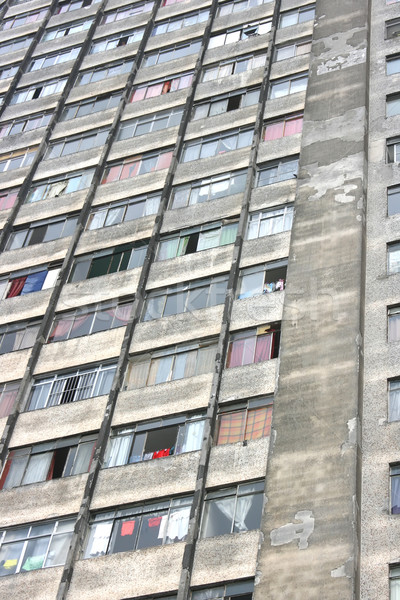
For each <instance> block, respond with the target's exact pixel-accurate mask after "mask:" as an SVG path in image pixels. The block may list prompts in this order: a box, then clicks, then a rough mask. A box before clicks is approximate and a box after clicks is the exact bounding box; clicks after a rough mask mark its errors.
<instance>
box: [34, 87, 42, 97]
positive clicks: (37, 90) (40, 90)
mask: <svg viewBox="0 0 400 600" xmlns="http://www.w3.org/2000/svg"><path fill="white" fill-rule="evenodd" d="M42 89H43V88H42V87H38V88H36V90H35V91H34V92H33V96H32V100H36V99H37V98H39V97H40V94H41V93H42Z"/></svg>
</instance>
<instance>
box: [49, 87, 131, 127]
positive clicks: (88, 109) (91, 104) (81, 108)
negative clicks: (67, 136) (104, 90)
mask: <svg viewBox="0 0 400 600" xmlns="http://www.w3.org/2000/svg"><path fill="white" fill-rule="evenodd" d="M120 99H121V92H116V93H115V94H105V95H102V96H97V97H95V98H89V99H86V100H81V101H80V102H77V103H76V104H67V106H66V107H65V108H64V110H63V112H62V115H61V121H69V120H70V119H77V118H78V117H83V116H86V115H91V114H93V113H96V112H100V111H102V110H108V109H109V108H115V107H116V106H118V104H119V101H120Z"/></svg>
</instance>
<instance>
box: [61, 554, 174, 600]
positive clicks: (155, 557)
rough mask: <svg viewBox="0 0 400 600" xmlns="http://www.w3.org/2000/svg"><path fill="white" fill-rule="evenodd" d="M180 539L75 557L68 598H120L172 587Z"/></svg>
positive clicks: (79, 599) (153, 592) (117, 599)
mask: <svg viewBox="0 0 400 600" xmlns="http://www.w3.org/2000/svg"><path fill="white" fill-rule="evenodd" d="M184 547H185V545H184V544H183V543H178V544H170V545H168V546H157V547H155V548H146V549H144V550H137V551H135V552H120V553H118V554H112V555H110V556H101V557H99V558H93V559H88V560H81V561H79V562H78V563H77V564H76V566H75V570H74V574H73V577H72V582H71V587H70V590H69V592H68V600H82V590H85V596H84V597H85V600H120V599H121V598H130V597H133V596H144V595H146V594H149V593H151V594H160V593H166V592H169V591H172V590H176V589H177V587H178V583H179V575H180V566H181V562H182V556H183V550H184Z"/></svg>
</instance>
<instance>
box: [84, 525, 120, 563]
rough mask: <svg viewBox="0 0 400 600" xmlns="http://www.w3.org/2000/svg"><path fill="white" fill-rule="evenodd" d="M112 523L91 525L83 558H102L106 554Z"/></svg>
mask: <svg viewBox="0 0 400 600" xmlns="http://www.w3.org/2000/svg"><path fill="white" fill-rule="evenodd" d="M112 527H113V522H112V521H110V522H107V523H93V525H92V527H91V529H90V537H89V542H88V545H87V548H86V552H85V558H93V557H94V556H102V555H103V554H105V553H106V552H107V546H108V540H109V539H110V535H111V530H112Z"/></svg>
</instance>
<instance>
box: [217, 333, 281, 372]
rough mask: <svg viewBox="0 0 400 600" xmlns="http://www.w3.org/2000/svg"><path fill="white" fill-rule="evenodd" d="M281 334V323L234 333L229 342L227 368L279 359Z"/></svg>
mask: <svg viewBox="0 0 400 600" xmlns="http://www.w3.org/2000/svg"><path fill="white" fill-rule="evenodd" d="M280 333H281V327H280V323H271V324H269V325H261V326H260V327H257V328H256V329H247V330H245V331H240V332H238V333H233V334H232V335H231V337H230V341H229V346H228V356H227V360H226V367H227V368H228V369H229V368H232V367H241V366H244V365H251V364H255V363H259V362H264V361H266V360H271V359H272V358H277V357H278V355H279V341H280Z"/></svg>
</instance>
